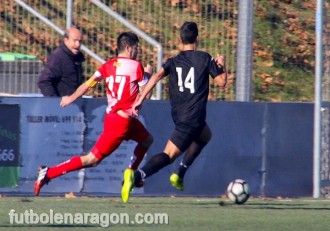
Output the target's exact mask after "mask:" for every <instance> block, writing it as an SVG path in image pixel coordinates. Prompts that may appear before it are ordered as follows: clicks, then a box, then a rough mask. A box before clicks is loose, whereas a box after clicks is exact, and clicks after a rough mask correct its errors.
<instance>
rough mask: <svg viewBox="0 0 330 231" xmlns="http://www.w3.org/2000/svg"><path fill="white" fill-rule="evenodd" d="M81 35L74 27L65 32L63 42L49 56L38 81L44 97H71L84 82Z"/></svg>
mask: <svg viewBox="0 0 330 231" xmlns="http://www.w3.org/2000/svg"><path fill="white" fill-rule="evenodd" d="M81 40H82V33H81V31H80V30H78V29H77V28H76V27H70V28H69V29H67V30H66V33H65V35H64V40H63V42H62V43H61V44H60V46H59V47H57V48H56V49H55V51H54V52H53V53H52V54H51V55H50V56H49V58H48V60H47V63H46V65H45V67H44V69H43V71H42V72H41V74H40V76H39V79H38V87H39V89H40V91H41V93H42V94H43V95H44V96H49V97H62V96H67V95H71V94H72V93H73V92H75V90H76V89H77V88H78V87H79V86H80V84H82V82H83V81H84V77H83V74H82V73H83V71H82V62H83V61H85V58H84V55H83V54H82V53H81V52H80V46H81Z"/></svg>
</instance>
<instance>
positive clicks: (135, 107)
mask: <svg viewBox="0 0 330 231" xmlns="http://www.w3.org/2000/svg"><path fill="white" fill-rule="evenodd" d="M164 76H165V70H164V68H160V69H159V71H158V72H157V73H155V74H154V75H152V76H151V78H150V79H149V81H148V83H147V84H146V85H145V86H144V87H143V90H142V92H141V94H140V96H139V98H138V100H137V101H136V103H135V104H134V105H133V107H132V109H133V110H132V112H133V115H135V116H138V114H139V110H140V109H141V108H142V103H143V101H144V100H145V99H146V98H147V96H148V94H150V92H151V91H152V89H153V88H154V87H155V85H156V84H157V83H158V81H159V80H161V79H162V78H163V77H164Z"/></svg>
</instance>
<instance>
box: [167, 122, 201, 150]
mask: <svg viewBox="0 0 330 231" xmlns="http://www.w3.org/2000/svg"><path fill="white" fill-rule="evenodd" d="M205 125H206V123H205V122H204V123H202V124H200V125H198V126H189V125H184V124H180V125H178V124H177V125H176V126H175V129H174V131H173V132H172V135H171V137H170V140H171V141H172V142H173V143H174V144H175V145H176V146H177V147H178V148H179V149H180V151H181V152H185V151H186V150H187V148H188V147H189V146H190V145H191V144H192V142H193V141H197V140H198V138H199V137H200V135H201V133H202V131H203V128H204V127H205Z"/></svg>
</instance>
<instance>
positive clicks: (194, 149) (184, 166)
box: [178, 142, 207, 178]
mask: <svg viewBox="0 0 330 231" xmlns="http://www.w3.org/2000/svg"><path fill="white" fill-rule="evenodd" d="M206 144H207V143H202V142H199V143H196V142H193V143H192V144H191V145H190V146H189V148H188V150H187V152H186V153H185V155H184V156H183V159H182V161H181V163H180V166H179V169H178V176H179V177H180V178H184V175H185V174H186V171H187V170H188V168H189V166H190V165H192V163H193V162H194V160H195V159H196V158H197V157H198V156H199V154H200V153H201V151H202V149H203V148H204V147H205V145H206Z"/></svg>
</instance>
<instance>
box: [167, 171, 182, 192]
mask: <svg viewBox="0 0 330 231" xmlns="http://www.w3.org/2000/svg"><path fill="white" fill-rule="evenodd" d="M170 181H171V183H172V186H173V187H174V188H176V189H178V190H180V191H183V178H180V177H179V175H178V174H176V173H173V174H172V175H171V176H170Z"/></svg>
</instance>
